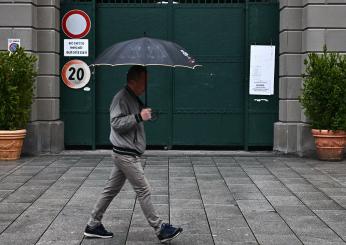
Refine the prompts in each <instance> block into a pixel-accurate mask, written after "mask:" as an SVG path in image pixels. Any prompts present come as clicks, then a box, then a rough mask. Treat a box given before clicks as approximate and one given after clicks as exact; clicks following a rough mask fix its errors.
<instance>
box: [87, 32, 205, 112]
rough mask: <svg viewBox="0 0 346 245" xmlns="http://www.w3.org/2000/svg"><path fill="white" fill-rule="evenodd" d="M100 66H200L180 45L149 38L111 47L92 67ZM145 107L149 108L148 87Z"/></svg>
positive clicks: (192, 67)
mask: <svg viewBox="0 0 346 245" xmlns="http://www.w3.org/2000/svg"><path fill="white" fill-rule="evenodd" d="M99 65H109V66H120V65H142V66H170V67H186V68H191V69H194V68H195V67H197V66H200V65H197V64H196V61H195V59H194V58H192V57H191V56H190V55H189V53H188V52H187V51H186V50H185V49H184V48H182V47H181V46H179V45H178V44H176V43H173V42H169V41H165V40H161V39H155V38H148V37H142V38H137V39H132V40H128V41H124V42H120V43H116V44H114V45H112V46H110V47H109V48H107V49H106V50H105V51H103V52H102V53H101V54H100V55H99V56H98V57H97V59H96V60H95V62H94V64H92V66H99ZM145 106H147V87H146V93H145Z"/></svg>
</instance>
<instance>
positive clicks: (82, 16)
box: [61, 9, 91, 38]
mask: <svg viewBox="0 0 346 245" xmlns="http://www.w3.org/2000/svg"><path fill="white" fill-rule="evenodd" d="M61 25H62V30H63V32H64V33H65V34H66V36H68V37H69V38H83V37H85V36H86V35H87V34H88V33H89V31H90V27H91V21H90V18H89V16H88V15H87V13H85V12H84V11H82V10H79V9H73V10H70V11H68V12H67V13H66V14H65V15H64V17H63V18H62V21H61Z"/></svg>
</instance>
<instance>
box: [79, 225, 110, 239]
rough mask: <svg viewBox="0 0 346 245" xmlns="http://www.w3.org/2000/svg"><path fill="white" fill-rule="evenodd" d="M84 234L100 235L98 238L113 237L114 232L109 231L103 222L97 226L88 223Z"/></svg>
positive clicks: (90, 235)
mask: <svg viewBox="0 0 346 245" xmlns="http://www.w3.org/2000/svg"><path fill="white" fill-rule="evenodd" d="M84 236H87V237H98V238H111V237H113V233H112V232H109V231H107V230H106V229H105V228H104V226H103V225H102V224H99V225H97V226H95V227H91V226H89V225H87V227H86V228H85V231H84Z"/></svg>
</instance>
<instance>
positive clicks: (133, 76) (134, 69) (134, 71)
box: [127, 65, 147, 82]
mask: <svg viewBox="0 0 346 245" xmlns="http://www.w3.org/2000/svg"><path fill="white" fill-rule="evenodd" d="M142 72H147V68H146V67H145V66H140V65H134V66H131V68H130V69H129V71H128V72H127V82H129V81H131V80H135V81H138V79H139V76H140V75H141V73H142Z"/></svg>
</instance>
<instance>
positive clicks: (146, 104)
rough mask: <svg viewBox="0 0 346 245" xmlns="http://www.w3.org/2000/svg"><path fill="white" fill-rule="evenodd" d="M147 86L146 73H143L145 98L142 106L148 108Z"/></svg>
mask: <svg viewBox="0 0 346 245" xmlns="http://www.w3.org/2000/svg"><path fill="white" fill-rule="evenodd" d="M147 94H148V84H147V71H145V96H144V106H145V108H147V107H148V96H147Z"/></svg>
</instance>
